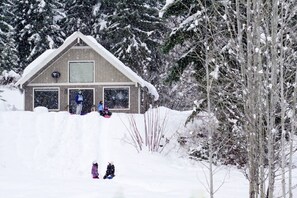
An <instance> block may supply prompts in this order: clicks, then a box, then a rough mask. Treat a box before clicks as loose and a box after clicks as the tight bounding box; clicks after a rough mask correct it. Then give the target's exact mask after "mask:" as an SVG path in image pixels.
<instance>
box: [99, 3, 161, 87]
mask: <svg viewBox="0 0 297 198" xmlns="http://www.w3.org/2000/svg"><path fill="white" fill-rule="evenodd" d="M160 5H161V1H154V0H135V1H129V0H120V1H117V0H112V1H110V0H102V1H101V8H100V10H102V13H103V14H104V16H105V19H106V21H107V22H106V28H104V29H103V30H101V31H100V32H101V34H100V35H101V36H100V38H99V39H100V42H101V43H102V44H103V45H104V46H105V47H106V48H107V49H108V50H109V51H111V52H112V53H113V54H114V55H115V56H116V57H118V58H119V59H120V60H121V61H122V62H124V63H125V64H126V65H127V66H129V67H131V69H132V70H134V71H135V72H136V73H138V75H140V76H142V77H143V78H144V79H146V80H148V81H150V82H157V80H158V79H157V76H158V75H159V74H160V69H161V67H162V57H161V56H162V55H161V54H160V44H161V39H162V37H163V35H164V30H166V28H165V25H164V22H163V21H162V20H161V19H160V18H159V15H158V14H159V10H158V8H159V7H160ZM100 27H102V26H100Z"/></svg>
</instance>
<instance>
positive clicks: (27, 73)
mask: <svg viewBox="0 0 297 198" xmlns="http://www.w3.org/2000/svg"><path fill="white" fill-rule="evenodd" d="M77 38H80V39H81V40H82V41H83V42H84V43H86V44H87V45H88V46H90V47H91V48H92V49H93V50H95V51H96V52H97V53H98V54H99V55H101V56H102V57H103V58H105V59H106V60H107V61H108V62H109V63H110V64H112V65H113V66H114V67H115V68H116V69H118V70H119V71H120V72H122V73H123V74H124V75H125V76H127V78H129V79H130V80H131V81H132V82H135V83H139V84H140V86H141V87H147V88H148V91H149V93H150V94H152V95H153V96H154V100H158V99H159V94H158V92H157V90H156V88H155V87H154V86H153V85H152V84H151V83H149V82H147V81H145V80H144V79H142V78H141V77H140V76H138V75H137V74H136V73H135V72H134V71H132V70H131V69H130V68H129V67H127V66H126V65H124V63H122V62H121V61H120V60H119V59H118V58H116V57H115V56H114V55H113V54H112V53H110V52H109V51H108V50H106V49H105V48H104V47H103V46H102V45H100V44H99V43H98V42H97V41H96V39H95V38H94V37H92V36H85V35H83V34H82V33H81V32H74V33H73V34H72V35H71V36H69V37H68V38H67V39H66V40H65V42H64V43H63V45H61V46H60V47H59V48H57V49H50V50H47V51H45V52H44V53H43V54H41V55H40V56H39V57H38V58H36V59H35V60H34V61H33V62H32V63H30V64H29V65H28V66H27V67H26V68H25V70H24V72H23V75H22V77H21V78H20V79H19V80H18V81H17V82H16V86H21V87H22V86H23V84H25V83H26V82H27V81H28V80H29V79H30V78H31V77H33V76H34V75H35V74H36V73H37V72H39V71H40V70H41V69H43V68H44V67H45V66H46V65H47V64H48V63H49V62H50V61H51V60H53V59H54V58H55V57H56V56H59V55H60V53H61V52H62V51H63V50H64V49H66V48H67V47H68V46H69V45H70V44H71V43H73V42H74V41H75V40H76V39H77Z"/></svg>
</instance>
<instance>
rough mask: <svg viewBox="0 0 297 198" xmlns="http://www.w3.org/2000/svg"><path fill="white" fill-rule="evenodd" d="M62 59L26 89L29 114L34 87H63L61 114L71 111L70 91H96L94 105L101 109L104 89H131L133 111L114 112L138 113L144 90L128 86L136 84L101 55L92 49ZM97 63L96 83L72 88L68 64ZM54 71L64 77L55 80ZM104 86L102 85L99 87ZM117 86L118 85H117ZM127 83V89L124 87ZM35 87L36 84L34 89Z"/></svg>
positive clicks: (75, 51) (74, 51)
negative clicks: (69, 108) (139, 92)
mask: <svg viewBox="0 0 297 198" xmlns="http://www.w3.org/2000/svg"><path fill="white" fill-rule="evenodd" d="M63 53H64V54H62V55H61V56H60V57H58V58H56V59H55V61H53V62H51V63H50V65H47V66H46V68H45V69H44V70H42V71H41V72H40V73H38V74H37V75H34V78H33V80H31V81H29V84H30V86H24V88H25V110H27V111H32V110H33V87H39V88H43V87H44V88H45V87H59V88H60V94H59V96H60V111H68V89H69V88H75V89H83V88H94V89H95V93H94V95H95V101H94V103H95V104H94V105H96V106H97V104H98V103H99V101H100V100H103V87H113V86H114V87H120V86H125V87H130V109H129V110H117V111H114V112H123V113H138V109H139V107H138V105H139V103H138V100H139V94H138V91H139V89H140V87H139V86H138V87H136V86H135V85H127V83H132V81H131V80H130V79H128V78H127V77H126V76H125V75H124V74H122V73H121V72H120V71H119V70H117V69H116V68H115V67H114V66H113V65H111V64H110V63H109V62H108V61H107V60H105V59H104V58H103V57H101V56H100V55H99V54H97V53H96V52H95V51H94V50H93V49H91V48H85V47H84V48H76V47H74V48H71V49H68V50H67V51H64V52H63ZM79 60H82V61H94V63H95V82H94V83H88V84H75V85H74V84H71V83H69V82H68V78H69V77H68V76H69V73H68V72H69V71H68V63H69V61H79ZM53 71H59V72H60V73H61V77H60V78H59V79H58V80H57V81H56V79H54V78H52V76H51V74H52V72H53ZM98 83H100V84H98ZM113 83H117V85H114V84H113ZM121 83H123V85H121ZM34 84H36V85H35V86H34Z"/></svg>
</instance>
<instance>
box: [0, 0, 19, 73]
mask: <svg viewBox="0 0 297 198" xmlns="http://www.w3.org/2000/svg"><path fill="white" fill-rule="evenodd" d="M11 7H12V3H11V1H10V0H1V1H0V10H2V12H1V13H0V75H1V73H2V71H4V70H7V71H10V70H16V68H17V63H18V57H17V50H16V46H15V45H16V43H15V40H14V37H13V34H14V28H13V27H12V26H11V24H10V22H11V21H12V19H13V17H14V16H13V14H12V12H11Z"/></svg>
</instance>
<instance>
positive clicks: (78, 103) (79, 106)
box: [75, 90, 84, 115]
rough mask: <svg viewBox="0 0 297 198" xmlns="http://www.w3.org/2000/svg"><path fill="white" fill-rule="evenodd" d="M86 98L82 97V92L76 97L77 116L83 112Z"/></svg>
mask: <svg viewBox="0 0 297 198" xmlns="http://www.w3.org/2000/svg"><path fill="white" fill-rule="evenodd" d="M83 101H84V97H83V95H82V92H81V90H79V91H78V94H77V95H76V97H75V102H76V114H78V115H80V114H81V110H82V105H83Z"/></svg>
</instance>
